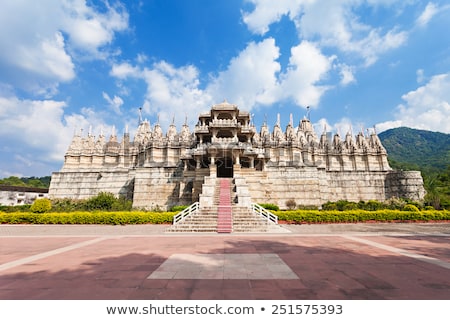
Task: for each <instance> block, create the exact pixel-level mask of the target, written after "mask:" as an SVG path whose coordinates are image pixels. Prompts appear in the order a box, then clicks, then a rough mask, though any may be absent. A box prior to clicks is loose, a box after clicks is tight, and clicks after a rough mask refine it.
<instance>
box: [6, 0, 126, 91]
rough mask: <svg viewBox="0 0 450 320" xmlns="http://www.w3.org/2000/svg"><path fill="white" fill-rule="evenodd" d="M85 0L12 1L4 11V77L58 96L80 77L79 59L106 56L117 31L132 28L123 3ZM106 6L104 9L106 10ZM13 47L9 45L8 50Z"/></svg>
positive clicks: (14, 82) (9, 80)
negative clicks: (60, 88)
mask: <svg viewBox="0 0 450 320" xmlns="http://www.w3.org/2000/svg"><path fill="white" fill-rule="evenodd" d="M103 4H104V8H102V9H98V8H94V7H92V6H90V5H89V4H88V3H87V2H86V1H82V0H66V1H56V0H42V1H32V2H29V1H27V2H23V1H7V2H5V3H2V10H1V12H0V29H1V30H8V31H7V32H1V33H0V47H2V48H4V50H0V71H1V72H0V81H8V82H10V83H11V84H13V85H14V86H16V87H20V88H21V89H25V90H27V91H30V92H32V93H35V94H46V95H47V96H48V95H50V96H51V95H52V94H54V93H55V92H56V89H57V87H58V84H59V83H60V82H67V81H71V80H73V79H74V77H75V60H76V59H79V58H83V59H84V58H87V57H89V59H93V58H103V57H104V56H105V52H101V51H102V49H104V48H105V46H106V45H108V44H110V43H111V42H112V40H113V38H114V34H115V33H116V32H118V31H122V30H125V29H126V28H127V27H128V14H127V12H126V11H125V10H124V9H123V8H122V7H120V6H114V7H113V6H111V5H109V3H108V2H107V1H105V2H103ZM100 10H101V11H100ZM6 48H7V50H6Z"/></svg>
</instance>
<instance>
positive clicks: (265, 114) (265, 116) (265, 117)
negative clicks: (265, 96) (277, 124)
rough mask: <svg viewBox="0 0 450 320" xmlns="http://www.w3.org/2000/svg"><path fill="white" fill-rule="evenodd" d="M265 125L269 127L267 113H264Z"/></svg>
mask: <svg viewBox="0 0 450 320" xmlns="http://www.w3.org/2000/svg"><path fill="white" fill-rule="evenodd" d="M264 125H265V126H267V113H264Z"/></svg>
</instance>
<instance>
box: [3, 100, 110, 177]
mask: <svg viewBox="0 0 450 320" xmlns="http://www.w3.org/2000/svg"><path fill="white" fill-rule="evenodd" d="M66 108H67V104H66V102H64V101H56V100H29V99H20V98H18V97H16V96H12V95H9V96H0V136H1V137H2V147H1V150H2V153H3V157H2V158H1V159H0V161H9V164H8V167H10V168H12V167H14V168H15V172H16V173H22V175H27V174H28V175H39V174H42V175H47V174H48V173H49V172H50V171H51V168H54V164H55V163H58V162H59V163H61V165H62V160H63V159H64V153H65V152H66V150H67V147H68V146H69V144H70V141H71V139H72V136H73V134H74V130H78V131H79V130H80V129H84V130H85V131H84V132H85V133H87V130H89V127H90V126H92V128H93V132H99V130H100V127H108V126H107V125H106V124H105V123H104V122H103V121H102V120H101V119H102V118H101V117H99V116H98V115H97V114H96V113H95V111H93V110H92V109H89V108H84V109H83V110H82V111H81V112H80V113H74V114H68V115H64V110H65V109H66ZM19 160H20V161H19ZM11 163H12V164H11ZM0 164H1V162H0ZM28 167H30V172H28V171H27V170H28V169H27V168H28ZM27 172H28V173H27Z"/></svg>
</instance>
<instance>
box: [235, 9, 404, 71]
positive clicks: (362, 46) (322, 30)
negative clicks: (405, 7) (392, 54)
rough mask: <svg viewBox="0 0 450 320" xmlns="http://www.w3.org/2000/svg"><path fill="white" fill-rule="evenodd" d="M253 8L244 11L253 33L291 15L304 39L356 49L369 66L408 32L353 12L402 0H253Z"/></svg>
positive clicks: (325, 44)
mask: <svg viewBox="0 0 450 320" xmlns="http://www.w3.org/2000/svg"><path fill="white" fill-rule="evenodd" d="M251 2H252V3H253V4H254V6H255V7H254V10H253V11H251V12H244V13H243V20H244V22H245V23H246V24H247V26H248V27H249V29H250V30H251V31H253V32H254V33H259V34H264V33H266V32H267V31H268V30H269V26H270V25H271V24H272V23H275V22H278V21H280V20H281V18H282V16H283V15H286V16H288V17H289V19H290V20H292V21H293V22H294V23H295V25H296V26H297V29H298V34H299V37H300V38H301V39H303V40H309V41H315V42H318V43H320V45H321V46H325V47H335V48H337V49H339V50H340V51H342V52H344V53H355V54H357V55H358V56H359V57H360V58H362V59H363V61H364V64H365V65H366V66H368V65H371V64H373V63H374V62H375V61H376V60H377V59H378V57H379V56H380V55H381V54H383V53H385V52H387V51H389V50H392V49H395V48H397V47H399V46H401V45H402V44H403V43H405V41H406V39H407V33H406V32H404V31H398V30H397V29H396V28H395V27H394V28H392V29H390V30H387V31H384V30H382V29H381V28H375V27H373V26H370V25H368V24H365V23H362V22H361V21H360V19H359V17H358V16H357V15H356V14H355V13H354V11H355V10H356V9H358V8H359V7H361V6H363V5H369V6H372V7H377V6H391V5H393V4H394V3H396V2H399V1H381V2H380V1H377V2H375V1H367V2H366V1H364V0H342V1H327V2H326V3H324V1H314V0H294V1H287V0H286V1H270V0H252V1H251Z"/></svg>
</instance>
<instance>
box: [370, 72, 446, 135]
mask: <svg viewBox="0 0 450 320" xmlns="http://www.w3.org/2000/svg"><path fill="white" fill-rule="evenodd" d="M402 99H403V100H404V101H405V103H404V104H401V105H399V106H398V107H397V109H396V114H395V120H394V121H388V122H384V123H380V124H378V125H377V127H378V128H381V130H386V129H390V128H394V127H400V126H406V127H410V128H416V129H423V130H431V131H440V132H445V133H450V126H449V125H448V124H449V123H450V73H447V74H440V75H436V76H434V77H432V78H431V79H430V81H429V82H428V83H427V84H425V85H424V86H421V87H419V88H417V89H416V90H414V91H410V92H408V93H407V94H405V95H403V96H402Z"/></svg>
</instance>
